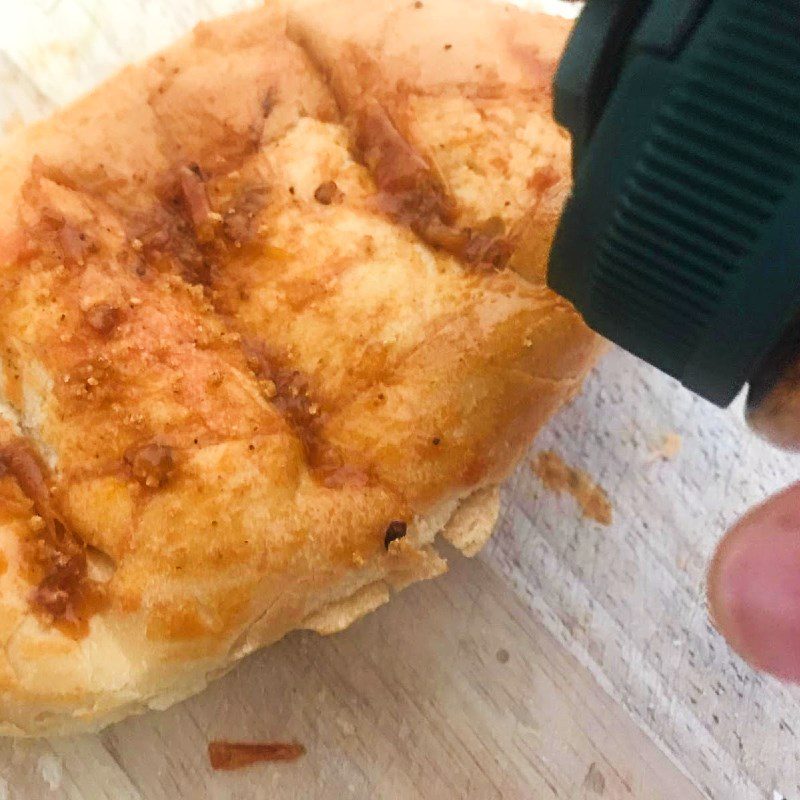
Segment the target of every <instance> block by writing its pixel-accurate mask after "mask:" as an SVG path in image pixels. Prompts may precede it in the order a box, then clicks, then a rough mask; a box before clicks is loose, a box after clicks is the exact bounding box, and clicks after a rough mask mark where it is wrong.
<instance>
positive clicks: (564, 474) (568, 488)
mask: <svg viewBox="0 0 800 800" xmlns="http://www.w3.org/2000/svg"><path fill="white" fill-rule="evenodd" d="M531 469H532V470H533V472H534V474H536V475H537V476H538V477H539V479H540V480H541V481H542V483H543V484H544V485H545V486H546V487H547V488H548V489H550V490H551V491H553V492H556V493H557V494H562V493H563V492H567V493H568V494H571V495H572V496H573V497H574V498H575V500H576V502H577V503H578V505H579V506H580V508H581V512H582V514H583V516H584V517H589V518H590V519H593V520H595V521H596V522H599V523H600V524H601V525H610V524H611V521H612V517H613V514H612V512H613V509H612V506H611V501H610V500H609V499H608V495H607V494H606V493H605V491H603V489H602V488H601V487H600V486H598V485H597V484H596V483H595V482H594V481H593V480H592V479H591V478H590V477H589V475H588V474H587V473H586V472H584V471H583V470H580V469H575V468H574V467H570V466H568V465H567V464H565V463H564V461H563V459H562V458H561V457H560V456H558V455H556V454H555V453H554V452H553V451H552V450H547V451H545V452H542V453H539V455H538V456H537V457H536V460H535V461H533V462H531Z"/></svg>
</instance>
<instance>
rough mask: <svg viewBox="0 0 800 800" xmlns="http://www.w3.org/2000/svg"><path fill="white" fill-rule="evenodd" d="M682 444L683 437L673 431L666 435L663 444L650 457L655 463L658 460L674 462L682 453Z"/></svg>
mask: <svg viewBox="0 0 800 800" xmlns="http://www.w3.org/2000/svg"><path fill="white" fill-rule="evenodd" d="M682 443H683V439H682V438H681V435H680V434H679V433H675V432H674V431H672V432H670V433H667V434H665V435H664V437H663V438H662V439H661V444H660V445H659V446H658V447H657V448H655V449H654V450H653V451H652V452H651V453H650V455H651V457H652V459H653V460H654V461H655V460H657V459H662V460H663V461H672V460H673V459H674V458H675V457H676V456H677V455H678V453H680V451H681V445H682Z"/></svg>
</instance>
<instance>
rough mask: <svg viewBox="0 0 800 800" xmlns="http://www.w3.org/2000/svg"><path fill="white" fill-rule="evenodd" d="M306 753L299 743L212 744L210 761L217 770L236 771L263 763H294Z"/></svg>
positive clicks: (210, 744)
mask: <svg viewBox="0 0 800 800" xmlns="http://www.w3.org/2000/svg"><path fill="white" fill-rule="evenodd" d="M305 752H306V748H305V747H303V745H302V744H298V743H297V742H210V743H209V745H208V760H209V761H210V762H211V766H212V767H213V768H214V769H216V770H234V769H243V768H244V767H249V766H251V765H252V764H258V763H259V762H261V761H294V760H296V759H298V758H300V756H302V755H305Z"/></svg>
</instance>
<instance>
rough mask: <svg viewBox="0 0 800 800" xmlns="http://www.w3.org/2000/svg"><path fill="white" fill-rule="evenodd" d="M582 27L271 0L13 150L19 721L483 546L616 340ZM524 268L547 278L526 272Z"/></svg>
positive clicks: (135, 685)
mask: <svg viewBox="0 0 800 800" xmlns="http://www.w3.org/2000/svg"><path fill="white" fill-rule="evenodd" d="M567 33H568V26H567V23H564V22H562V21H560V20H555V19H552V18H548V17H544V16H536V15H531V14H526V13H523V12H521V11H518V10H514V9H511V8H507V7H503V6H499V5H494V4H491V3H488V2H482V1H481V0H424V2H423V3H415V2H414V0H410V1H409V0H402V2H397V1H396V0H391V2H381V3H375V2H373V1H372V0H346V1H344V0H343V1H342V2H337V3H329V2H324V0H314V1H313V2H299V1H298V2H290V3H282V4H278V3H273V4H268V5H266V6H265V7H263V8H260V9H258V10H255V11H252V12H248V13H244V14H241V15H238V16H234V17H230V18H227V19H223V20H220V21H217V22H213V23H210V24H203V25H201V26H199V27H198V28H197V29H196V30H195V31H194V32H193V33H192V34H191V35H190V36H189V37H187V38H186V39H185V40H184V41H182V42H179V43H178V44H177V45H175V46H174V47H172V48H171V49H169V50H167V51H166V52H164V53H163V54H161V55H158V56H156V57H154V58H152V59H151V60H149V61H148V62H146V63H144V64H142V65H139V66H133V67H129V68H127V69H125V70H123V71H122V72H121V73H120V74H119V75H117V76H116V77H114V78H113V79H112V80H111V81H109V82H108V83H106V84H105V85H103V86H102V87H100V88H99V89H98V90H97V91H95V92H94V93H93V94H91V95H89V96H88V97H87V98H85V99H83V100H81V101H79V102H78V103H77V104H75V105H73V106H71V107H70V108H68V109H66V110H64V111H63V112H60V113H58V114H56V115H55V116H54V117H52V118H50V119H49V120H46V121H44V122H42V123H39V124H37V125H34V126H32V127H30V128H28V129H27V130H24V131H21V132H19V133H18V134H16V135H14V136H13V137H12V138H10V139H7V140H6V142H5V143H4V145H3V148H2V150H1V151H0V186H2V189H3V191H2V193H0V346H1V347H2V349H1V351H0V352H2V364H1V365H0V366H2V369H0V572H2V574H0V732H1V733H5V734H12V735H38V734H43V733H64V732H71V731H76V730H81V729H86V728H97V727H100V726H102V725H105V724H108V723H109V722H111V721H114V720H116V719H119V718H121V717H123V716H125V715H127V714H129V713H133V712H136V711H140V710H143V709H146V708H148V707H149V708H163V707H166V706H167V705H169V704H170V703H172V702H174V701H175V700H177V699H180V698H182V697H185V696H187V695H189V694H191V693H193V692H195V691H198V690H199V689H201V688H202V687H203V686H204V685H205V684H206V683H207V681H208V680H209V679H211V678H212V677H214V676H216V675H219V674H221V673H222V672H224V671H225V670H226V669H228V668H229V667H230V666H231V665H232V664H233V663H234V662H235V661H236V660H237V659H238V658H240V657H242V656H243V655H245V654H246V653H248V652H251V651H252V650H254V649H256V648H258V647H261V646H263V645H265V644H268V643H270V642H273V641H275V640H277V639H279V638H280V637H282V636H283V635H285V634H286V633H287V632H289V631H291V630H293V629H297V628H311V629H314V630H317V631H319V632H321V633H332V632H335V631H338V630H341V629H342V628H344V627H346V626H347V625H348V624H350V623H351V622H352V621H353V620H354V619H356V618H358V617H359V616H361V615H362V614H364V613H366V612H368V611H370V610H372V609H374V608H375V607H377V606H378V605H380V604H381V603H383V602H385V601H386V600H387V599H388V597H389V594H390V592H391V591H392V590H397V589H400V588H402V587H404V586H406V585H408V584H409V583H411V582H413V581H416V580H420V579H422V578H426V577H431V576H434V575H437V574H440V573H441V572H442V571H444V569H445V567H446V565H445V562H444V560H443V559H442V557H441V556H440V555H438V554H437V552H436V550H435V549H434V547H433V542H434V539H435V537H436V536H437V534H438V533H440V532H441V533H443V535H444V536H445V537H446V538H448V539H450V541H451V542H453V543H454V544H455V545H456V546H458V547H459V548H460V549H462V550H463V551H464V552H466V553H468V554H473V553H475V552H477V550H478V549H479V548H480V546H481V545H482V544H483V542H484V541H485V540H486V538H487V537H488V535H489V534H490V532H491V528H492V525H493V523H494V520H495V518H496V515H497V507H498V506H497V489H496V487H497V484H498V483H499V482H500V481H501V480H502V479H503V477H504V476H505V475H507V474H508V472H509V470H510V469H511V468H512V467H513V465H514V463H515V462H516V460H517V459H518V458H519V456H520V455H521V454H522V453H523V452H524V450H525V448H526V446H527V445H528V444H529V442H530V440H531V438H532V437H533V435H534V434H535V433H536V431H537V430H538V429H539V428H540V427H541V425H542V424H543V423H544V422H545V421H546V420H547V419H548V418H549V417H550V416H551V415H552V414H553V413H554V412H555V411H556V410H557V409H558V407H559V406H560V405H561V404H563V403H564V402H565V401H566V400H567V399H569V398H570V397H572V396H573V395H574V394H575V393H576V392H577V391H578V389H579V387H580V383H581V380H582V378H583V376H584V374H585V373H586V371H587V369H588V368H589V367H590V366H591V364H592V362H593V359H594V357H595V355H596V354H597V352H598V341H597V339H596V337H594V336H593V334H591V333H590V332H589V330H588V329H587V328H586V327H585V326H584V325H583V323H582V321H581V320H580V318H579V316H578V315H577V314H576V313H575V312H574V311H573V310H572V308H571V307H570V306H569V305H568V304H567V303H566V302H564V301H563V300H561V299H559V298H557V297H556V296H555V295H554V294H552V293H551V292H550V291H549V290H548V289H547V288H546V286H545V284H544V271H545V260H546V254H547V248H548V246H549V242H550V239H551V237H552V234H553V230H554V225H555V222H556V219H557V215H558V211H559V208H560V205H561V203H562V201H563V199H564V197H565V195H566V192H567V191H568V188H569V182H568V175H569V145H568V140H567V138H566V136H565V134H564V133H563V132H562V131H560V130H559V129H557V127H556V126H555V123H554V122H553V121H552V118H551V109H550V103H551V97H550V92H549V86H550V81H551V79H552V74H553V70H554V67H555V63H556V60H557V57H558V54H559V52H560V50H561V48H562V47H563V44H564V41H565V38H566V36H567ZM521 274H524V275H525V278H523V277H521Z"/></svg>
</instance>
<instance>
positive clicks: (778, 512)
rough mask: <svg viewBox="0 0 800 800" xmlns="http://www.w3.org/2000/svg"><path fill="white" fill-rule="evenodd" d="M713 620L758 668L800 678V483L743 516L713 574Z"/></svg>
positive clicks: (719, 552)
mask: <svg viewBox="0 0 800 800" xmlns="http://www.w3.org/2000/svg"><path fill="white" fill-rule="evenodd" d="M708 602H709V609H710V612H711V616H712V620H713V622H714V624H715V626H716V627H717V628H718V630H719V631H720V632H721V633H722V634H723V635H724V636H725V638H726V639H727V640H728V642H729V643H730V645H731V646H732V647H733V648H734V649H735V650H736V651H737V652H738V653H739V654H740V655H741V656H742V657H743V658H745V659H746V660H747V661H748V662H750V663H751V664H752V665H753V666H755V667H756V668H758V669H761V670H764V671H766V672H770V673H772V674H773V675H775V676H777V677H779V678H781V679H783V680H788V681H793V682H800V484H797V485H795V486H793V487H791V488H789V489H787V490H786V491H784V492H782V493H781V494H778V495H776V496H775V497H773V498H771V499H770V500H768V501H767V502H766V503H764V504H763V505H761V506H759V507H757V508H755V509H753V510H752V511H751V512H749V513H748V514H747V515H746V516H745V517H743V518H742V519H741V520H740V521H739V522H738V523H737V524H736V525H735V526H734V527H733V528H732V529H731V530H730V531H729V533H728V534H727V535H726V536H725V538H724V539H723V540H722V542H721V543H720V545H719V547H718V549H717V552H716V554H715V556H714V559H713V561H712V563H711V566H710V568H709V574H708Z"/></svg>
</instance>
